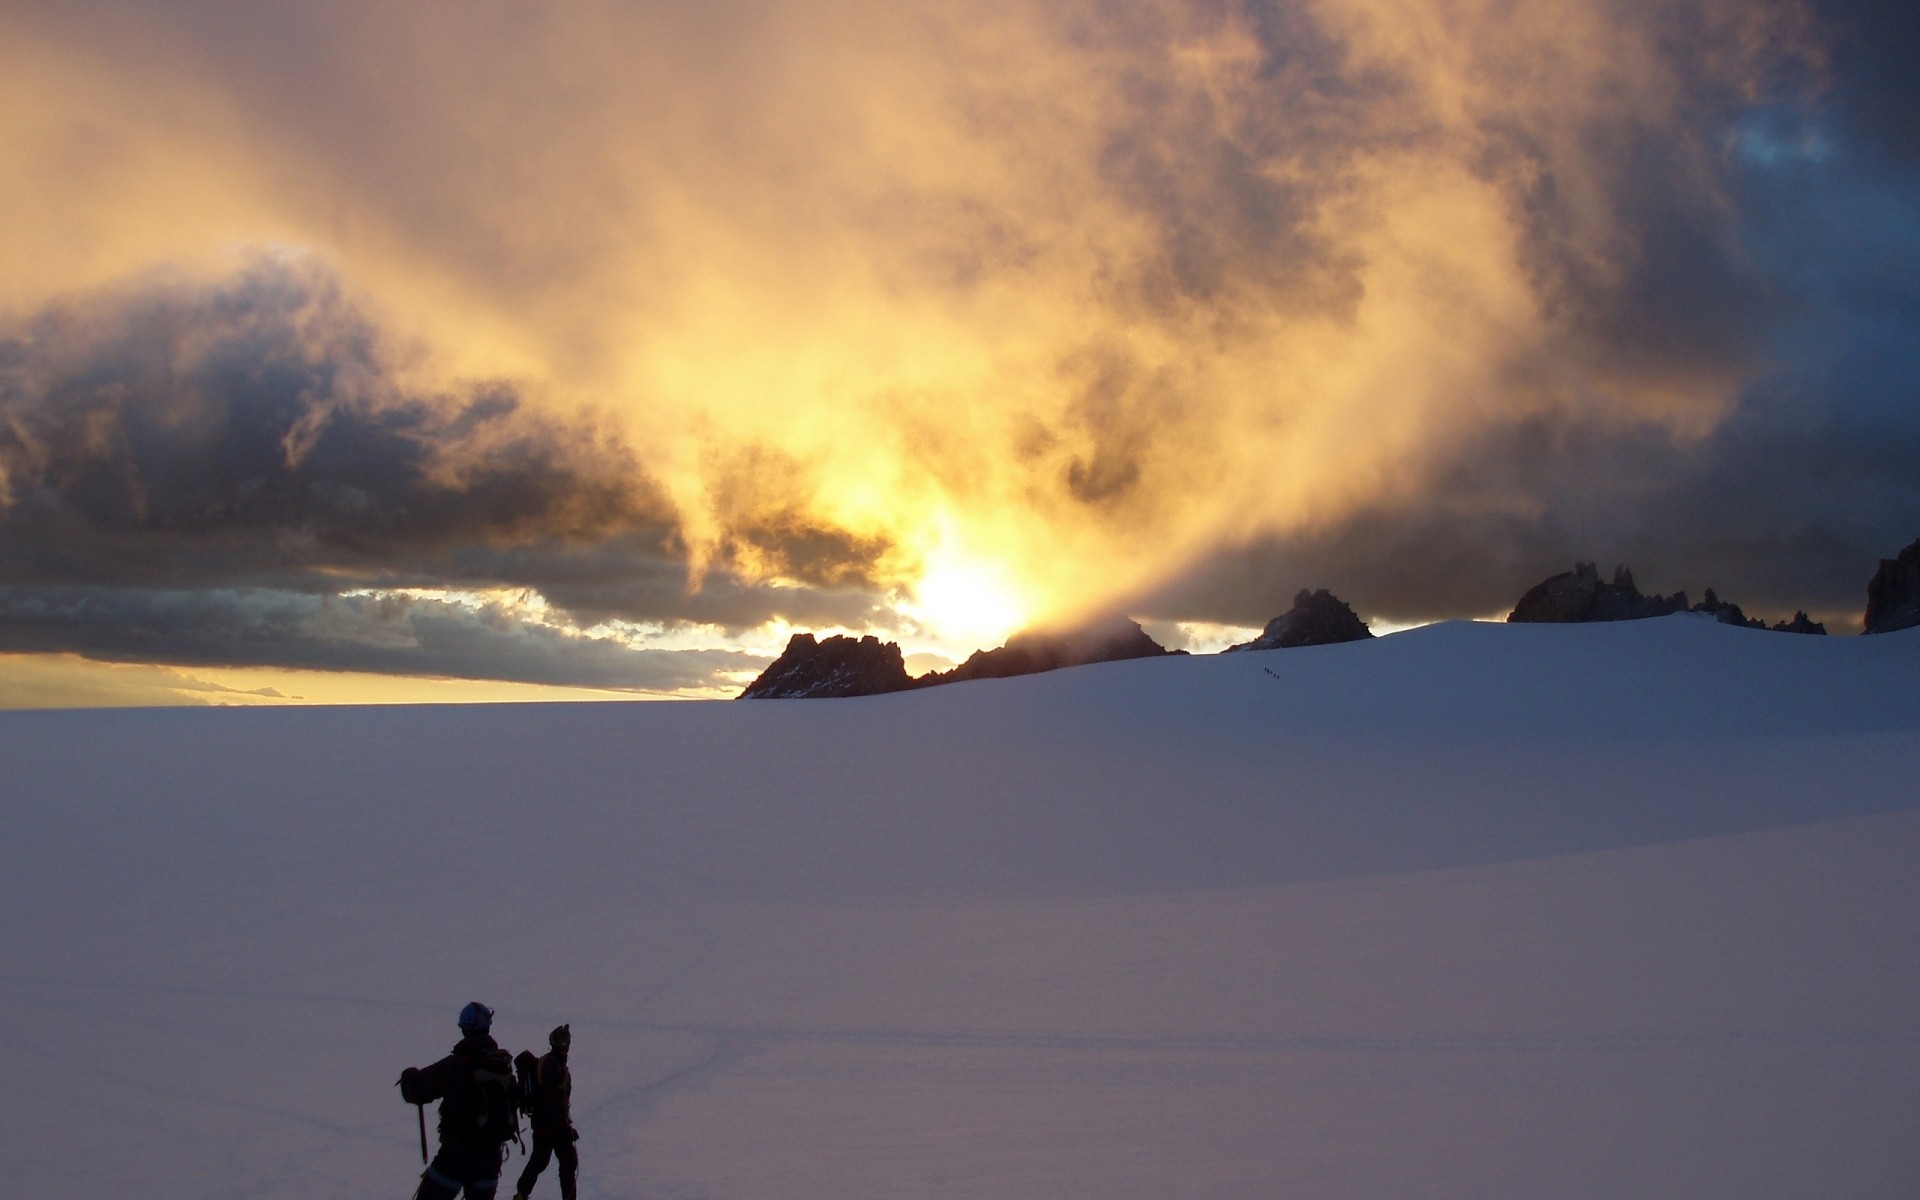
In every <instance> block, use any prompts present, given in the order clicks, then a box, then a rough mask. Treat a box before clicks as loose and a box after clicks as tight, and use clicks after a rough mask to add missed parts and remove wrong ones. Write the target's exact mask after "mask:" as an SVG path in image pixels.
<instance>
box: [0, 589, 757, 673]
mask: <svg viewBox="0 0 1920 1200" xmlns="http://www.w3.org/2000/svg"><path fill="white" fill-rule="evenodd" d="M0 651H13V652H36V651H37V652H45V651H71V652H74V653H78V654H83V655H85V656H87V657H89V658H97V659H106V660H110V661H122V662H147V663H171V664H177V665H183V666H199V667H257V666H273V667H294V668H304V669H311V670H323V671H365V672H375V673H383V674H395V675H427V676H439V677H445V678H453V679H491V680H507V681H510V682H519V683H545V684H562V685H571V686H577V687H594V688H608V689H617V690H624V691H656V692H673V691H680V690H685V689H703V688H708V687H712V686H715V685H716V683H717V682H718V677H719V676H720V674H721V673H724V672H738V671H750V670H755V669H758V668H759V667H760V666H762V665H764V664H765V661H766V660H765V659H764V658H761V657H757V656H755V655H751V654H743V653H738V652H734V651H727V650H648V649H636V648H634V647H632V646H630V645H629V644H627V643H626V642H624V641H621V640H619V639H616V638H613V637H610V636H602V637H593V636H586V635H582V634H579V633H578V632H576V631H572V630H569V629H565V628H561V627H557V626H554V625H550V624H546V623H543V622H539V621H534V620H529V619H528V618H527V617H525V616H523V615H519V614H517V613H515V612H513V611H511V610H509V609H508V608H506V607H504V606H502V605H499V604H485V603H481V604H470V603H462V602H457V601H448V600H438V599H419V598H414V597H409V596H405V595H373V596H368V595H318V596H316V595H302V594H298V593H293V592H276V591H267V590H263V589H257V588H232V589H212V590H195V591H177V590H162V589H155V588H129V587H121V588H87V587H72V586H64V587H62V586H42V587H0Z"/></svg>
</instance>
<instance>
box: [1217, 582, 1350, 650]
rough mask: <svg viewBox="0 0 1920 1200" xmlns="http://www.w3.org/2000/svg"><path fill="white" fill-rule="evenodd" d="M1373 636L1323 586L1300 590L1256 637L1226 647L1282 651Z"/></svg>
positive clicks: (1336, 597) (1346, 607) (1228, 648)
mask: <svg viewBox="0 0 1920 1200" xmlns="http://www.w3.org/2000/svg"><path fill="white" fill-rule="evenodd" d="M1372 636H1373V630H1371V629H1368V628H1367V623H1366V622H1365V621H1362V620H1361V619H1360V617H1359V616H1358V615H1357V614H1356V613H1355V612H1354V611H1353V609H1352V608H1351V607H1349V606H1348V604H1347V602H1346V601H1345V600H1342V599H1340V597H1338V596H1336V595H1334V594H1333V593H1332V592H1329V591H1328V590H1327V589H1325V588H1321V589H1320V590H1318V591H1314V592H1309V591H1307V590H1306V589H1305V588H1301V589H1300V594H1299V595H1297V596H1295V597H1294V598H1293V607H1292V608H1290V609H1288V610H1287V611H1286V612H1283V613H1281V614H1280V615H1279V616H1277V617H1275V618H1274V619H1273V620H1271V621H1268V622H1267V627H1266V628H1265V629H1263V630H1261V631H1260V636H1259V637H1257V638H1255V639H1253V640H1252V641H1250V642H1241V643H1240V644H1239V645H1237V646H1228V647H1227V651H1228V652H1232V651H1234V650H1284V649H1288V648H1290V647H1293V646H1331V645H1333V644H1334V643H1336V642H1357V641H1360V640H1361V639H1363V638H1370V637H1372Z"/></svg>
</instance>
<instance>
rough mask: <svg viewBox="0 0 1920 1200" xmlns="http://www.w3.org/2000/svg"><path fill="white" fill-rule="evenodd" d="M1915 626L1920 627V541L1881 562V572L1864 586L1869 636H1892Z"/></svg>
mask: <svg viewBox="0 0 1920 1200" xmlns="http://www.w3.org/2000/svg"><path fill="white" fill-rule="evenodd" d="M1916 625H1920V539H1916V540H1915V541H1914V543H1913V545H1911V546H1908V547H1907V548H1906V549H1905V550H1902V551H1901V552H1900V555H1899V557H1898V558H1883V559H1881V560H1880V569H1879V570H1878V571H1877V572H1875V573H1874V576H1873V579H1872V581H1871V582H1869V583H1868V584H1867V618H1866V631H1867V632H1868V633H1892V632H1893V631H1894V630H1896V629H1912V628H1913V627H1914V626H1916Z"/></svg>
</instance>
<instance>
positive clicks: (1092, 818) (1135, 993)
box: [0, 617, 1920, 1200]
mask: <svg viewBox="0 0 1920 1200" xmlns="http://www.w3.org/2000/svg"><path fill="white" fill-rule="evenodd" d="M1916 678H1920V633H1907V634H1895V635H1887V636H1882V637H1876V638H1807V637H1795V636H1788V635H1778V634H1766V633H1758V632H1754V631H1749V630H1737V629H1729V628H1726V627H1724V626H1719V625H1716V624H1712V623H1710V622H1704V621H1699V620H1695V619H1691V618H1687V617H1673V618H1665V619H1661V620H1657V621H1645V622H1635V623H1630V624H1621V625H1610V626H1488V625H1470V624H1457V625H1446V626H1438V627H1432V628H1428V629H1422V630H1416V631H1413V632H1410V633H1406V634H1400V635H1396V636H1393V637H1389V638H1385V639H1381V640H1379V641H1377V642H1372V643H1355V644H1349V645H1342V646H1329V647H1318V648H1310V649H1298V650H1288V651H1273V652H1265V653H1248V654H1235V655H1225V656H1219V657H1210V658H1189V659H1166V660H1148V661H1139V662H1127V663H1114V664H1105V665H1101V666H1095V667H1087V668H1080V669H1077V670H1072V671H1064V672H1058V673H1054V674H1050V675H1044V676H1034V677H1029V678H1024V679H1015V680H1005V681H991V682H981V683H969V684H958V685H952V686H949V687H945V688H939V689H933V690H929V691H926V692H917V693H909V694H904V695H897V696H885V697H874V698H870V699H863V700H849V701H814V702H786V703H781V702H757V703H738V704H728V703H710V704H638V705H633V704H629V705H589V706H501V707H491V708H468V707H460V708H454V707H448V708H413V709H390V708H379V709H227V710H138V711H122V712H100V711H91V712H58V713H6V714H0V789H4V791H3V792H0V902H4V904H5V911H6V913H7V920H6V921H5V922H4V925H3V926H0V1036H4V1038H5V1042H6V1044H7V1045H8V1046H9V1047H11V1048H12V1049H13V1051H14V1056H15V1062H16V1065H17V1067H18V1068H19V1074H20V1075H22V1076H24V1077H26V1078H29V1079H31V1081H32V1085H31V1087H29V1088H26V1089H19V1088H10V1089H7V1090H6V1092H5V1093H4V1095H5V1098H4V1099H0V1127H3V1128H5V1129H6V1130H7V1131H8V1135H7V1140H6V1142H5V1145H6V1146H7V1147H8V1148H9V1149H10V1150H12V1151H13V1153H12V1154H10V1155H9V1163H8V1172H9V1176H10V1179H11V1181H12V1182H11V1186H10V1187H9V1188H8V1189H7V1191H8V1194H10V1195H20V1196H36V1197H38V1196H51V1197H66V1196H72V1197H82V1196H89V1197H90V1196H100V1195H115V1194H127V1195H141V1196H149V1197H159V1198H162V1200H171V1198H174V1197H181V1198H185V1197H194V1198H214V1197H253V1196H262V1197H267V1196H271V1197H332V1196H349V1195H354V1196H357V1195H394V1196H404V1195H407V1194H409V1192H410V1191H411V1187H412V1179H413V1177H414V1175H415V1174H416V1173H417V1171H418V1146H417V1138H416V1132H415V1128H414V1120H413V1113H412V1110H411V1109H409V1108H407V1107H405V1106H403V1105H402V1104H401V1103H400V1101H399V1099H398V1096H397V1093H396V1092H395V1090H394V1089H393V1087H392V1083H393V1079H394V1077H395V1076H396V1075H397V1073H398V1071H399V1069H400V1068H401V1067H402V1066H405V1065H409V1064H422V1063H424V1062H426V1061H428V1060H429V1059H431V1058H433V1057H436V1056H438V1055H439V1054H441V1053H444V1052H445V1050H446V1048H447V1047H448V1046H450V1045H451V1043H452V1041H453V1039H454V1037H455V1031H454V1029H453V1015H454V1013H455V1012H456V1011H457V1010H458V1008H459V1006H460V1005H461V1004H462V1003H464V1002H465V1001H467V1000H469V999H481V1000H484V1001H486V1002H487V1003H489V1004H492V1005H494V1006H495V1007H496V1008H498V1009H499V1010H500V1017H499V1020H498V1022H497V1024H496V1029H495V1031H496V1033H497V1034H499V1035H500V1037H501V1040H502V1041H503V1042H504V1043H505V1044H507V1045H509V1046H510V1047H511V1048H514V1049H518V1048H521V1047H523V1046H532V1045H536V1044H538V1043H540V1042H542V1041H543V1039H544V1034H545V1031H546V1029H547V1028H548V1027H549V1026H551V1025H552V1024H555V1023H558V1022H560V1021H563V1020H565V1021H571V1022H572V1024H573V1028H574V1036H575V1071H576V1075H577V1078H578V1083H577V1091H576V1112H577V1115H578V1121H579V1124H580V1127H581V1130H582V1134H583V1141H582V1143H581V1149H582V1157H583V1172H582V1189H581V1190H582V1195H583V1197H587V1198H589V1200H593V1198H599V1197H645V1198H648V1200H655V1198H661V1200H664V1198H693V1197H703V1198H704V1197H712V1198H716V1200H718V1198H737V1200H760V1198H767V1200H771V1198H774V1197H779V1198H783V1200H786V1198H810V1197H822V1198H825V1197H834V1198H836V1200H845V1198H869V1197H870V1198H874V1200H881V1198H892V1197H981V1198H992V1200H1068V1198H1080V1197H1085V1198H1087V1200H1093V1198H1102V1200H1104V1198H1115V1197H1139V1198H1142V1200H1146V1198H1154V1200H1159V1198H1163V1197H1171V1196H1198V1197H1249V1198H1251V1197H1275V1196H1286V1197H1356V1198H1358V1197H1370V1198H1377V1197H1396V1196H1422V1197H1515V1198H1520V1197H1529V1198H1538V1197H1549V1196H1551V1197H1655V1196H1672V1197H1720V1196H1725V1197H1783V1198H1784V1197H1808V1196H1846V1197H1877V1196H1888V1197H1892V1196H1911V1195H1913V1194H1914V1192H1915V1190H1916V1186H1920V1139H1916V1138H1915V1137H1914V1136H1913V1132H1912V1131H1913V1129H1914V1128H1915V1123H1916V1121H1920V962H1917V961H1916V955H1915V951H1914V949H1913V947H1914V946H1915V944H1916V942H1920V869H1917V868H1920V797H1917V796H1916V788H1915V779H1916V777H1920V772H1917V771H1916V768H1920V688H1916V687H1915V686H1914V681H1915V679H1916ZM518 1162H519V1160H518V1159H517V1158H516V1159H515V1160H514V1163H513V1164H512V1165H511V1166H510V1168H509V1169H510V1170H517V1168H518ZM504 1194H505V1193H504V1192H503V1196H504ZM557 1194H558V1193H557V1188H556V1185H555V1182H554V1180H553V1178H552V1176H551V1175H549V1176H548V1177H547V1178H546V1179H545V1180H543V1182H542V1183H541V1185H540V1190H539V1191H537V1192H536V1195H547V1196H552V1195H557Z"/></svg>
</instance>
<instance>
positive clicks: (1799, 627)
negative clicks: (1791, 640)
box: [1773, 612, 1827, 637]
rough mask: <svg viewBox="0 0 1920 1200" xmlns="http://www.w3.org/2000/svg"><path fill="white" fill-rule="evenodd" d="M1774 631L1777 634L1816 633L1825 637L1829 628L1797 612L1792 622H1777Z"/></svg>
mask: <svg viewBox="0 0 1920 1200" xmlns="http://www.w3.org/2000/svg"><path fill="white" fill-rule="evenodd" d="M1773 631H1774V632H1775V633H1815V634H1819V635H1820V636H1822V637H1825V636H1826V633H1827V627H1826V626H1825V625H1822V624H1821V623H1820V622H1818V621H1816V620H1814V619H1813V618H1812V617H1809V616H1808V615H1807V614H1806V613H1804V612H1796V613H1794V614H1793V620H1791V621H1776V622H1775V623H1774V626H1773Z"/></svg>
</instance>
